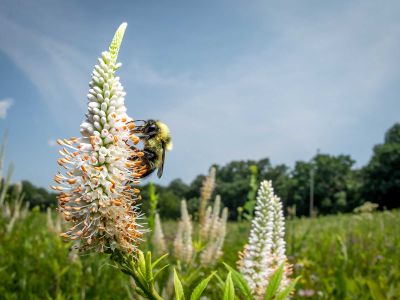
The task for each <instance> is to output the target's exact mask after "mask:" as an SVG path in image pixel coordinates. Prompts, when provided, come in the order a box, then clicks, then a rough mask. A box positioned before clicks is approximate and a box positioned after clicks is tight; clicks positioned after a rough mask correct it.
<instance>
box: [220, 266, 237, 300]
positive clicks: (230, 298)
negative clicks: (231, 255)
mask: <svg viewBox="0 0 400 300" xmlns="http://www.w3.org/2000/svg"><path fill="white" fill-rule="evenodd" d="M223 300H235V287H234V285H233V281H232V273H231V272H229V273H228V276H227V277H226V281H225V287H224V298H223Z"/></svg>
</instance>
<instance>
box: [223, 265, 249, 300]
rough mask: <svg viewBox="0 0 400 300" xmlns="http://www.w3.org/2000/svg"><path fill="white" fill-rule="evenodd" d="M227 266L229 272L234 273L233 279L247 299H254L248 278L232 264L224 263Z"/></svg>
mask: <svg viewBox="0 0 400 300" xmlns="http://www.w3.org/2000/svg"><path fill="white" fill-rule="evenodd" d="M223 264H224V266H225V268H226V269H227V270H228V272H231V273H232V280H233V283H234V285H235V287H237V288H238V289H239V291H240V292H241V293H242V294H243V296H245V299H246V300H250V299H253V296H252V294H251V290H250V287H249V285H248V284H247V281H246V279H244V278H243V275H242V274H240V273H239V272H238V271H236V270H235V269H234V268H232V267H231V266H230V265H228V264H226V263H223Z"/></svg>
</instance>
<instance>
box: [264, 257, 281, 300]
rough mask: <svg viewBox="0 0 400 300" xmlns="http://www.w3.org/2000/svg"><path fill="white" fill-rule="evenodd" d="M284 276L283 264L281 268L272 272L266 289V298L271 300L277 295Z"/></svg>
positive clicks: (265, 299)
mask: <svg viewBox="0 0 400 300" xmlns="http://www.w3.org/2000/svg"><path fill="white" fill-rule="evenodd" d="M282 276H283V264H281V265H280V266H279V268H278V269H277V270H276V271H275V272H274V274H272V276H271V278H270V280H269V283H268V286H267V290H266V291H265V297H264V300H271V299H273V297H274V296H275V294H276V292H277V291H278V288H279V285H280V284H281V281H282Z"/></svg>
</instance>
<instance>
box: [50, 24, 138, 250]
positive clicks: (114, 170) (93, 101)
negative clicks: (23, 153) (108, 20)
mask: <svg viewBox="0 0 400 300" xmlns="http://www.w3.org/2000/svg"><path fill="white" fill-rule="evenodd" d="M126 26H127V24H126V23H123V24H122V25H121V26H120V27H119V28H118V30H117V32H116V33H115V36H114V38H113V40H112V42H111V45H110V48H109V51H106V52H103V53H102V55H101V58H99V59H98V64H97V65H96V66H95V67H94V70H93V72H92V79H91V81H90V83H89V86H90V89H89V94H88V95H87V99H88V111H87V114H86V119H85V120H84V121H83V122H82V124H81V126H80V128H81V129H80V132H81V135H82V136H81V137H80V138H71V139H69V140H67V139H64V140H58V141H57V142H58V144H60V145H61V146H63V148H62V150H60V151H59V153H60V154H61V155H62V158H60V159H59V160H58V164H59V165H60V166H61V167H63V168H64V169H65V174H61V173H58V174H57V175H56V176H55V181H56V182H57V183H58V184H59V185H58V186H54V187H53V189H55V190H57V191H60V192H61V193H60V194H59V196H58V201H59V210H60V212H61V213H62V214H63V215H64V218H65V219H66V220H67V221H69V222H72V223H73V226H72V227H71V228H70V229H69V230H68V231H67V232H65V233H62V234H61V235H62V236H63V237H66V238H69V239H71V240H77V246H78V247H79V248H80V250H86V249H95V250H96V251H99V252H109V251H112V250H114V249H116V248H117V249H120V250H122V251H124V252H128V253H130V252H133V251H135V250H136V245H137V242H138V240H139V239H140V237H141V236H142V232H141V230H140V225H139V224H138V223H137V220H138V219H139V218H140V213H139V212H138V210H137V207H136V201H138V200H139V199H140V195H139V192H140V191H139V189H137V188H134V187H133V185H137V184H138V183H139V178H140V175H141V174H140V173H141V172H142V168H143V165H142V161H141V156H142V155H143V153H142V152H140V151H139V150H138V149H137V148H135V146H134V145H131V144H129V142H128V141H137V138H136V137H135V136H132V135H131V133H130V132H131V130H132V129H133V128H134V123H133V120H132V119H130V118H129V117H128V115H127V114H126V107H125V103H124V102H125V99H124V97H125V92H124V89H123V87H122V85H121V83H120V81H119V77H116V76H115V72H116V71H117V70H118V68H119V67H120V66H121V64H120V63H116V60H117V57H118V52H119V48H120V45H121V42H122V38H123V35H124V32H125V29H126Z"/></svg>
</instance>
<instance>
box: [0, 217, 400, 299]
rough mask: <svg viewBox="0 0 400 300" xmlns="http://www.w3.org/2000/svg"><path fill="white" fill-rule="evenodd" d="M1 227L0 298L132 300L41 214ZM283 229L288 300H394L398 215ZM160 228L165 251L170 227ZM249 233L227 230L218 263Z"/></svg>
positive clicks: (399, 276)
mask: <svg viewBox="0 0 400 300" xmlns="http://www.w3.org/2000/svg"><path fill="white" fill-rule="evenodd" d="M6 221H7V220H6V219H5V218H3V217H1V218H0V295H1V297H0V298H2V299H46V298H54V299H84V298H86V299H129V298H132V296H131V294H130V291H131V290H132V288H131V285H130V282H129V280H128V277H127V276H124V275H123V274H122V273H121V272H120V271H119V270H118V269H115V268H114V267H112V266H111V265H109V263H108V261H109V260H108V258H107V257H104V259H102V258H99V256H98V254H96V255H95V256H94V257H93V256H91V255H88V256H77V255H76V254H75V253H74V252H71V251H70V244H68V243H64V242H62V241H61V239H60V238H59V237H58V235H57V234H56V233H54V232H52V231H50V230H49V228H48V225H47V216H46V214H44V213H40V212H39V211H37V210H34V211H33V212H31V213H29V214H28V216H27V217H26V218H25V219H21V220H19V221H18V222H16V224H15V225H14V227H13V229H12V231H11V232H7V222H6ZM287 223H288V225H287V231H288V234H287V243H288V255H289V258H290V260H291V262H293V263H294V264H295V265H294V273H295V275H296V276H297V275H301V276H302V278H301V280H300V282H299V283H298V286H297V288H296V290H297V292H296V295H295V297H294V298H295V299H306V298H309V299H399V297H400V255H399V249H400V236H399V228H400V212H399V211H392V212H378V213H373V214H364V215H339V216H328V217H321V218H318V219H297V220H291V221H289V222H287ZM164 229H165V235H166V239H167V241H168V244H169V247H171V244H172V239H173V237H174V231H175V230H176V223H175V222H172V221H169V222H165V224H164ZM248 230H249V224H248V223H230V224H228V232H227V237H226V243H225V246H224V261H226V262H227V263H229V264H231V265H234V264H235V262H236V261H237V252H238V251H239V250H241V249H242V248H243V244H244V243H245V241H246V238H247V235H248ZM221 270H223V268H222V267H221Z"/></svg>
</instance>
